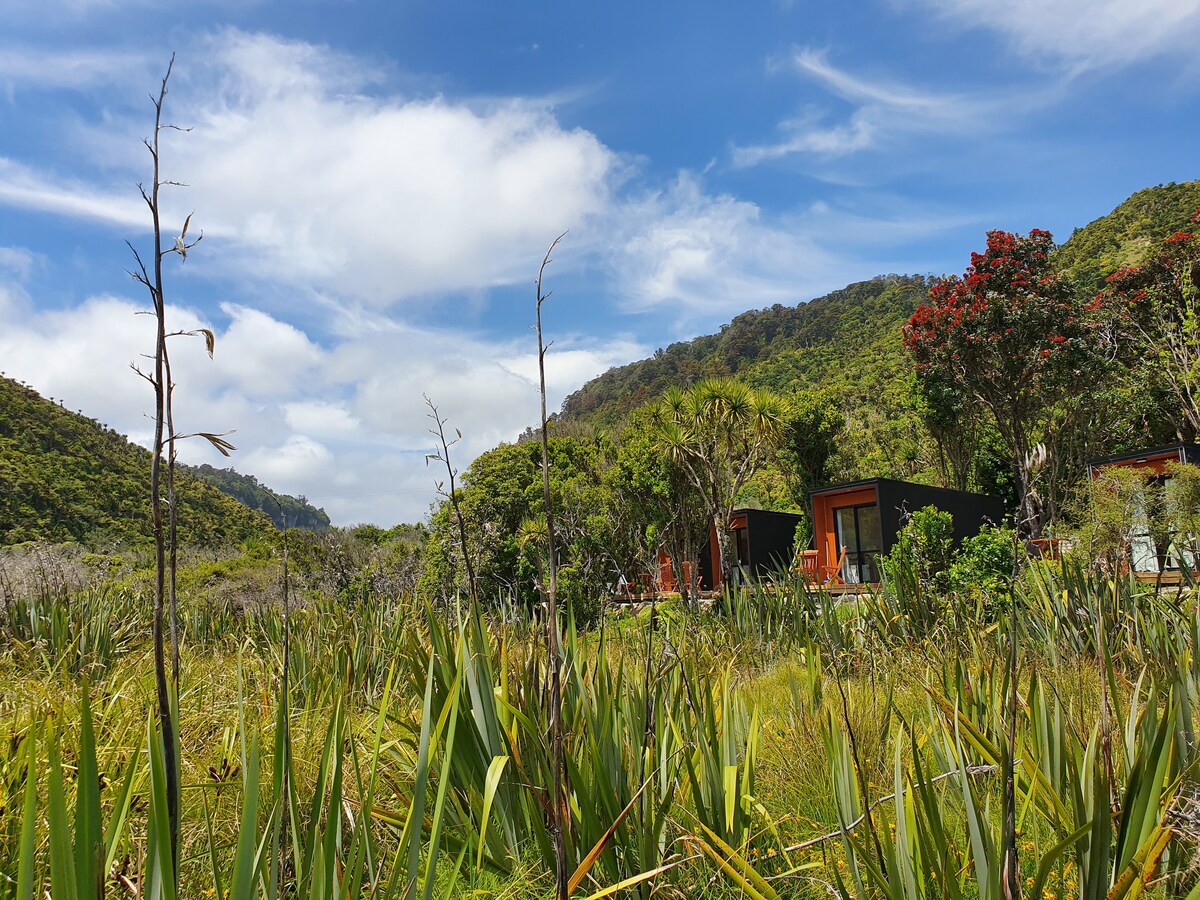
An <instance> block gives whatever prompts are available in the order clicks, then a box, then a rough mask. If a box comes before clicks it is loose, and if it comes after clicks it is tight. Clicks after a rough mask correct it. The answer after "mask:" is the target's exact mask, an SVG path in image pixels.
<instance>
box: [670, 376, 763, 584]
mask: <svg viewBox="0 0 1200 900" xmlns="http://www.w3.org/2000/svg"><path fill="white" fill-rule="evenodd" d="M784 415H785V408H784V404H783V401H782V399H781V398H780V397H779V396H778V395H776V394H773V393H771V392H770V391H762V390H759V391H756V390H754V389H752V388H749V387H747V386H746V385H744V384H741V383H740V382H737V381H734V380H733V379H731V378H706V379H704V380H702V381H698V382H696V383H695V384H694V385H692V386H691V387H690V388H689V389H688V390H687V391H681V390H678V389H671V390H668V391H667V392H666V394H664V395H663V398H662V399H661V400H660V401H659V402H658V403H657V404H656V405H655V406H654V407H653V408H652V411H651V426H652V428H653V431H652V436H653V440H654V442H655V443H656V444H657V445H658V446H659V448H660V449H661V450H662V452H664V453H665V454H666V455H667V456H669V458H670V459H671V462H673V463H674V464H675V465H677V466H678V467H679V468H680V469H681V470H682V471H683V472H684V473H686V475H687V477H688V480H689V481H691V483H692V486H693V487H694V488H695V489H696V493H697V495H698V497H700V498H702V503H703V508H704V510H705V512H706V513H707V515H708V518H709V521H710V522H711V523H712V524H713V527H714V528H715V530H716V535H717V543H718V544H719V545H720V548H721V566H722V571H723V573H724V581H725V582H728V581H729V578H730V575H731V573H732V572H733V569H734V566H735V565H736V563H737V561H736V557H735V549H734V548H733V546H732V543H731V542H730V539H729V534H730V521H731V519H732V518H733V509H734V505H735V503H736V502H737V497H738V493H739V492H740V491H741V489H742V487H743V486H744V485H745V484H746V482H747V480H748V479H749V478H750V477H751V476H753V475H754V473H755V472H757V471H758V470H759V469H760V468H761V467H763V466H764V465H765V464H766V463H767V461H768V460H769V459H770V458H771V457H772V456H773V455H774V453H775V452H776V450H777V449H778V447H779V444H780V441H781V439H782V435H783V427H784Z"/></svg>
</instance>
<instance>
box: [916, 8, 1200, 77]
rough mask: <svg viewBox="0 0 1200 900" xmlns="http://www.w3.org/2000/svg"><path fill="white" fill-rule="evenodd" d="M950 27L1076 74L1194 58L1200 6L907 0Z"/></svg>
mask: <svg viewBox="0 0 1200 900" xmlns="http://www.w3.org/2000/svg"><path fill="white" fill-rule="evenodd" d="M906 5H918V6H923V7H926V8H930V9H933V10H934V11H935V12H936V13H938V14H939V15H940V16H941V18H942V19H943V21H944V22H947V23H950V24H955V25H958V26H960V27H982V28H987V29H990V30H992V31H995V32H996V33H998V34H1000V35H1001V36H1002V37H1003V38H1004V39H1005V40H1007V41H1008V42H1009V43H1010V45H1011V46H1012V47H1013V48H1014V49H1015V50H1016V51H1017V52H1018V53H1020V54H1022V55H1024V56H1026V57H1028V58H1032V59H1037V60H1040V61H1043V62H1046V63H1050V64H1053V65H1055V66H1061V67H1063V68H1065V69H1067V70H1068V71H1070V72H1071V73H1073V74H1079V73H1081V72H1084V71H1087V70H1091V69H1112V68H1120V67H1123V66H1127V65H1129V64H1131V63H1138V62H1143V61H1146V60H1150V59H1153V58H1156V57H1160V56H1164V55H1186V56H1187V57H1189V58H1192V57H1194V54H1195V49H1196V45H1197V42H1200V4H1197V3H1196V2H1194V0H1137V2H1131V0H1010V2H1007V3H995V2H994V0H908V3H907V4H906Z"/></svg>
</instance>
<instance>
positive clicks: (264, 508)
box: [187, 463, 329, 531]
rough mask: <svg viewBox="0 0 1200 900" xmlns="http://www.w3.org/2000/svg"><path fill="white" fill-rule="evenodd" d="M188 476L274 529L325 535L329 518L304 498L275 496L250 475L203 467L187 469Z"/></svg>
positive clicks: (285, 495)
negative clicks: (259, 515) (254, 511)
mask: <svg viewBox="0 0 1200 900" xmlns="http://www.w3.org/2000/svg"><path fill="white" fill-rule="evenodd" d="M187 468H188V472H189V473H191V474H192V475H194V476H195V477H196V478H197V479H199V480H200V481H203V482H205V483H207V484H211V485H212V486H213V487H215V488H216V489H217V490H219V491H220V492H221V493H222V494H227V495H229V496H230V497H233V498H234V499H235V500H237V501H238V502H240V503H243V504H245V505H246V506H248V507H250V508H251V509H257V510H258V511H259V512H262V513H266V514H267V515H268V516H270V517H271V521H272V522H274V523H275V527H276V528H300V529H303V530H304V531H325V530H327V529H328V528H329V516H328V515H326V514H325V510H323V509H317V508H316V507H315V506H313V505H311V504H310V503H309V502H308V500H307V499H305V498H304V497H292V496H291V495H289V494H277V493H275V491H273V490H271V489H270V488H269V487H267V486H266V485H265V484H260V483H259V481H258V479H257V478H255V477H254V476H253V475H243V474H241V473H240V472H235V471H234V470H233V469H217V468H214V467H213V466H210V465H208V464H207V463H206V464H205V465H202V466H188V467H187Z"/></svg>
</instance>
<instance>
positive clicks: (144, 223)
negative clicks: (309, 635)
mask: <svg viewBox="0 0 1200 900" xmlns="http://www.w3.org/2000/svg"><path fill="white" fill-rule="evenodd" d="M1198 42H1200V2H1196V0H1186V2H1185V0H1142V2H1136V3H1135V2H1132V0H1091V2H1088V0H1010V2H1008V3H1005V4H998V3H995V2H986V0H881V2H877V3H870V2H861V3H844V4H834V3H815V2H802V0H795V2H763V3H741V4H733V3H727V4H716V3H688V4H685V3H675V2H663V3H652V4H627V3H618V2H607V3H583V2H559V3H555V4H534V3H524V2H513V3H506V4H501V3H495V2H470V3H460V2H432V0H429V2H336V3H335V2H316V0H312V2H305V0H292V2H287V3H272V2H257V3H255V2H237V0H193V2H192V3H189V4H170V5H167V4H161V3H156V2H151V0H67V2H54V0H42V2H32V0H6V2H5V4H4V5H3V7H2V8H0V370H3V371H5V372H6V373H7V374H8V375H10V376H13V377H17V378H19V379H21V380H23V381H25V382H27V383H29V384H31V385H33V386H34V387H35V388H37V389H38V390H40V391H41V392H42V393H44V394H46V395H49V396H53V397H55V398H60V399H62V400H63V401H64V402H65V404H66V405H67V406H68V407H70V408H72V409H81V410H83V411H84V412H86V413H88V414H89V415H92V416H95V417H97V418H99V419H101V420H102V421H104V422H106V423H108V424H110V425H113V426H114V427H116V428H118V429H119V430H121V431H122V432H124V433H127V434H129V435H130V436H131V437H133V438H134V439H136V440H140V441H143V442H144V441H145V440H146V438H147V437H148V433H149V423H148V421H147V419H146V416H145V414H146V411H147V410H148V409H149V408H150V405H151V398H150V396H149V395H148V393H147V391H146V389H145V385H144V384H143V383H142V382H140V380H139V379H138V378H137V377H136V375H134V373H133V372H131V371H130V368H129V365H130V363H131V362H134V361H136V360H137V359H138V358H139V354H142V353H144V352H146V351H147V349H149V348H150V347H151V345H152V340H153V335H152V327H151V324H150V322H149V320H148V319H146V318H144V317H140V316H137V315H136V312H137V311H138V310H141V309H144V308H145V307H146V305H147V298H146V297H145V296H144V295H143V294H141V293H139V292H138V290H137V285H136V284H134V283H133V282H132V281H131V280H130V279H129V277H128V275H127V274H126V269H127V268H128V267H129V266H130V265H132V261H131V258H130V254H129V251H128V250H127V248H126V247H125V243H124V242H125V241H126V240H129V241H131V242H132V243H133V244H135V245H136V246H138V247H139V248H141V249H142V250H143V252H144V253H145V252H148V250H147V243H148V239H149V218H148V216H147V214H146V211H145V208H144V206H143V205H142V204H141V200H140V198H139V196H138V193H137V187H136V186H137V184H138V183H139V182H144V181H146V180H147V179H148V178H149V177H150V176H149V169H148V165H149V160H148V158H147V155H146V152H145V148H144V147H142V145H141V143H140V140H141V138H142V137H145V136H146V135H148V134H149V131H150V129H151V127H152V121H153V120H152V109H151V106H150V103H149V100H148V96H147V95H148V94H149V93H150V92H152V91H156V90H157V85H158V82H159V80H160V79H161V77H162V74H163V72H164V70H165V68H166V63H167V60H168V58H169V57H170V54H171V53H172V52H175V53H176V54H177V59H176V64H175V70H174V74H173V75H172V79H171V82H170V93H169V94H168V98H167V118H168V120H169V121H170V122H172V123H175V124H178V125H180V126H188V127H190V128H191V129H192V130H191V131H190V132H186V133H184V132H167V133H164V137H163V162H164V173H163V175H164V177H165V178H169V179H172V180H177V181H181V182H186V183H187V185H188V186H187V187H186V188H177V189H172V190H170V191H169V192H168V194H167V195H166V198H165V199H164V208H165V212H166V219H167V221H168V223H169V224H168V225H167V226H166V227H167V231H168V233H169V235H170V236H171V237H173V235H174V234H175V233H177V232H178V229H179V228H180V227H181V226H182V222H183V219H184V217H185V216H187V215H188V214H189V213H193V212H194V217H193V219H192V228H193V229H196V228H200V229H203V231H204V240H203V242H202V243H201V244H200V245H199V246H198V247H196V248H195V250H194V251H193V252H192V253H191V254H190V255H189V257H188V259H187V261H186V262H185V263H180V261H178V260H177V259H174V258H171V259H170V261H169V263H168V267H167V300H168V304H169V305H170V307H171V315H172V317H173V319H172V321H173V324H174V325H175V326H176V327H179V328H192V327H201V326H203V327H210V328H212V329H213V330H214V331H216V333H217V347H216V356H215V358H214V359H213V360H212V361H210V360H208V358H207V357H206V356H205V354H204V352H203V346H202V345H201V344H199V343H197V344H196V345H194V346H188V345H185V344H182V343H181V344H178V345H177V346H176V349H175V351H174V352H175V359H176V369H177V383H178V388H177V392H176V397H177V400H176V404H177V409H178V415H179V418H180V420H181V423H182V428H183V429H184V430H189V431H190V430H227V429H234V430H235V433H234V434H233V435H232V437H231V440H233V442H234V443H235V444H237V445H238V447H239V450H238V452H237V453H236V455H235V458H234V460H233V464H234V465H235V466H236V467H237V468H238V469H239V470H240V471H244V472H248V473H252V474H254V475H257V476H258V477H259V478H260V479H262V480H263V481H264V482H266V483H267V484H269V485H271V486H272V487H275V488H277V489H279V490H283V491H287V492H290V493H304V494H306V495H307V496H309V497H310V498H312V499H313V500H314V502H316V503H318V504H320V505H323V506H324V507H325V508H326V509H327V510H328V511H329V513H330V514H331V516H332V517H333V519H334V521H335V522H338V523H352V522H360V521H373V522H377V523H380V524H385V525H386V524H392V523H394V522H397V521H414V520H417V519H419V518H421V517H422V516H424V515H425V514H426V512H427V510H428V508H429V504H430V503H431V502H432V501H433V500H434V499H435V494H434V489H433V481H434V478H435V477H436V473H434V472H433V471H432V470H430V469H428V468H427V467H426V465H425V461H424V456H425V453H427V452H428V451H429V450H430V449H431V447H432V443H433V439H432V438H431V437H430V435H429V434H428V432H427V429H428V427H429V424H430V423H429V421H428V419H427V418H426V416H425V412H426V410H425V407H424V400H423V397H422V395H423V394H428V395H429V396H430V397H431V398H432V399H433V400H434V402H435V403H437V404H438V406H439V407H440V409H441V412H442V414H443V416H445V417H447V418H448V419H449V421H450V425H451V427H455V428H459V429H461V431H462V433H463V441H462V442H461V444H460V445H459V446H457V447H456V448H455V450H454V453H455V459H456V462H457V463H458V465H459V467H460V468H465V467H466V465H467V464H468V463H469V461H470V459H471V458H472V457H473V455H474V454H477V453H479V452H481V451H483V450H485V449H487V448H488V447H490V446H494V445H495V444H496V443H497V442H499V441H501V440H510V439H512V438H514V437H515V436H516V435H517V434H518V433H519V432H520V431H522V430H523V429H524V428H525V427H526V426H527V425H529V424H532V423H533V422H534V421H535V419H536V415H537V396H536V381H535V379H536V358H535V350H534V343H533V341H534V338H533V335H532V333H531V331H530V325H531V322H532V316H533V309H532V300H533V285H532V282H533V278H534V276H535V275H536V271H537V265H538V262H539V261H540V259H541V256H542V254H543V253H544V251H545V249H546V247H547V246H548V244H549V243H550V241H551V240H552V239H553V238H554V237H555V236H556V235H557V234H559V233H560V232H562V231H567V230H569V234H568V235H567V237H566V238H565V239H564V241H563V243H562V244H561V245H560V249H559V250H558V251H557V252H556V254H555V261H554V263H553V265H552V266H551V268H550V270H549V272H548V286H549V287H550V288H552V289H553V290H554V297H553V298H552V300H551V301H550V303H549V304H548V306H547V307H546V310H545V312H546V316H545V318H546V327H547V329H548V332H549V336H550V337H552V338H553V339H554V341H555V344H554V347H553V349H552V350H551V352H550V356H549V358H548V368H549V375H550V379H551V382H552V383H551V389H552V402H554V403H557V402H558V401H560V400H561V398H562V397H563V396H565V394H566V393H569V392H570V391H571V390H574V389H575V388H577V387H578V386H579V385H580V384H582V383H583V382H584V381H585V380H587V379H588V378H589V377H591V376H593V375H595V374H597V373H599V372H601V371H603V370H604V369H606V368H608V367H609V366H610V365H615V364H620V363H624V362H628V361H630V360H633V359H637V358H640V357H643V356H645V355H648V354H649V353H652V352H653V351H654V349H655V348H656V347H659V346H665V345H666V344H668V343H670V342H672V341H675V340H680V339H686V338H689V337H692V336H695V335H697V334H702V333H707V332H711V331H713V330H715V329H716V328H718V327H719V326H720V325H721V324H722V323H723V322H726V321H728V320H729V319H730V318H732V317H733V316H735V315H737V314H738V313H739V312H742V311H744V310H746V309H749V308H753V307H761V306H765V305H770V304H772V303H777V302H778V303H797V302H800V301H803V300H807V299H810V298H812V297H814V296H818V295H820V294H822V293H825V292H827V291H829V290H832V289H836V288H838V287H841V286H844V285H845V284H847V283H849V282H852V281H857V280H862V279H865V278H869V277H871V276H873V275H876V274H881V273H887V272H906V273H926V274H940V273H944V272H952V271H955V272H956V271H961V270H962V269H963V268H964V267H965V265H966V264H967V260H968V256H969V253H970V252H971V251H972V250H975V249H979V248H980V247H981V246H982V244H983V235H984V232H985V231H986V230H987V229H989V228H1006V229H1010V230H1020V231H1027V230H1028V229H1030V228H1033V227H1039V228H1047V229H1050V230H1051V231H1053V232H1054V233H1055V235H1056V236H1058V238H1059V239H1060V240H1062V239H1065V238H1066V237H1068V236H1069V234H1070V232H1071V229H1072V228H1075V227H1078V226H1081V225H1084V224H1086V223H1087V222H1088V221H1090V220H1092V219H1094V218H1096V217H1098V216H1101V215H1104V214H1105V213H1107V212H1108V211H1110V210H1111V209H1112V208H1113V207H1114V206H1115V205H1116V204H1118V203H1119V202H1120V201H1121V200H1123V199H1124V198H1125V197H1126V196H1128V195H1129V194H1130V193H1132V192H1133V191H1135V190H1138V189H1140V188H1143V187H1147V186H1150V185H1154V184H1160V183H1164V182H1170V181H1185V180H1191V179H1193V178H1196V177H1198V176H1200V171H1198V170H1197V168H1196V163H1195V160H1196V150H1197V140H1196V138H1197V126H1196V124H1195V123H1196V122H1197V121H1198V115H1197V114H1198V113H1200V103H1198V100H1200V96H1198V90H1200V88H1198V87H1197V85H1198V84H1200V80H1198V79H1197V77H1196V76H1197V74H1198V69H1200V64H1198V63H1197V59H1196V56H1195V53H1194V48H1195V46H1197V44H1198ZM193 233H194V232H193ZM181 455H182V456H183V457H184V458H185V459H187V460H189V461H194V462H200V461H209V462H214V463H217V464H220V463H221V462H222V461H221V460H220V459H219V458H217V457H215V456H214V455H213V453H212V451H211V450H209V449H208V448H206V447H205V446H203V445H201V444H200V443H193V444H192V445H189V446H187V447H186V448H185V449H184V450H183V451H182V454H181Z"/></svg>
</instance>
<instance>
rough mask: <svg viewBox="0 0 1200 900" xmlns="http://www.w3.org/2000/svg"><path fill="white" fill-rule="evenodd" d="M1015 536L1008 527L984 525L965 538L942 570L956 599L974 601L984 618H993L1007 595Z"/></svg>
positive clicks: (1012, 564)
mask: <svg viewBox="0 0 1200 900" xmlns="http://www.w3.org/2000/svg"><path fill="white" fill-rule="evenodd" d="M1015 539H1016V536H1015V534H1014V532H1013V530H1012V529H1011V528H995V527H993V526H990V525H986V526H984V527H983V529H982V530H980V532H979V534H977V535H974V536H973V537H969V538H967V539H966V540H965V541H963V543H962V547H961V548H960V549H959V550H958V552H957V553H956V554H955V555H954V561H953V562H952V563H951V564H950V568H949V570H948V571H947V573H946V580H947V582H948V586H949V588H950V590H951V591H953V592H954V593H955V594H957V595H958V597H959V598H960V600H967V601H974V603H975V606H976V609H977V611H978V612H979V614H980V615H981V616H983V617H984V618H988V619H990V618H993V617H994V616H995V614H996V612H997V611H998V609H999V605H1000V601H1001V600H1003V599H1004V598H1006V597H1007V596H1008V593H1009V590H1010V583H1011V579H1012V574H1013V566H1014V565H1015V562H1016V544H1015Z"/></svg>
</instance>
